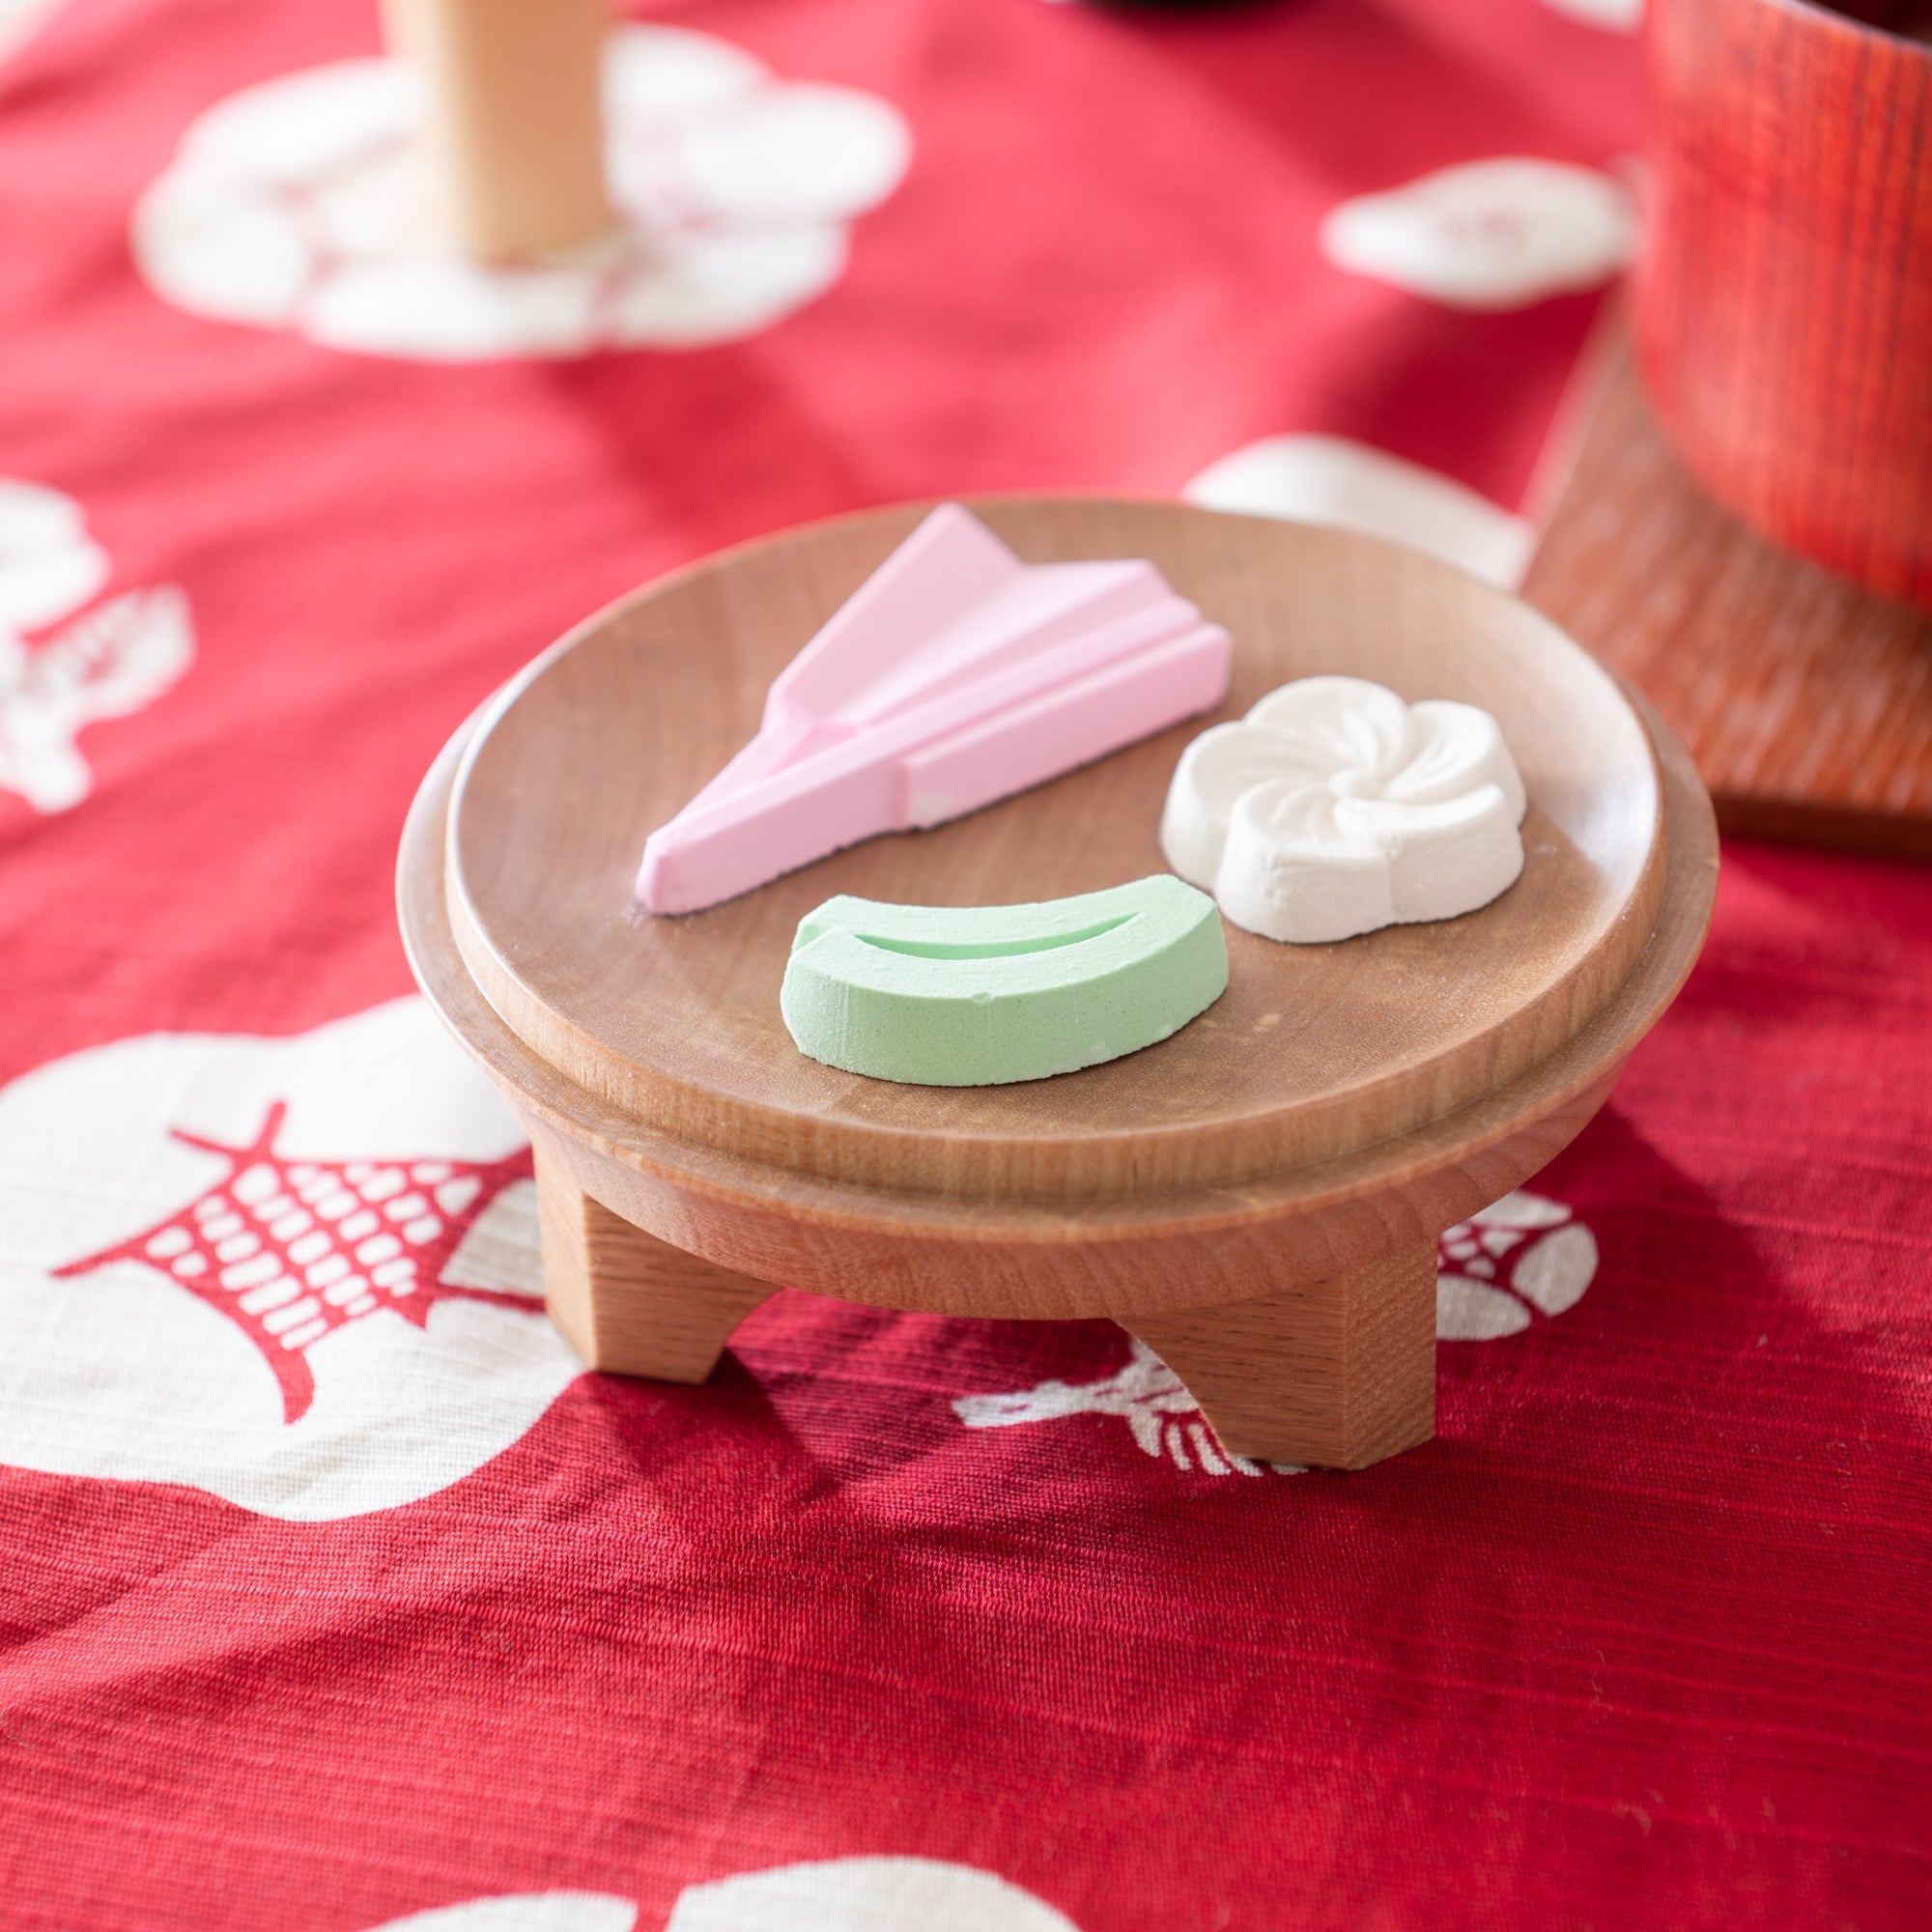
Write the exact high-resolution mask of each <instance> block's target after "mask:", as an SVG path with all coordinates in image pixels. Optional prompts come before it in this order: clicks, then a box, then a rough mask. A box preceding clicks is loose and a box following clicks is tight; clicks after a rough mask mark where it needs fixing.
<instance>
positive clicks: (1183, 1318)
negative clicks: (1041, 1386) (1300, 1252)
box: [1123, 1241, 1435, 1469]
mask: <svg viewBox="0 0 1932 1932" xmlns="http://www.w3.org/2000/svg"><path fill="white" fill-rule="evenodd" d="M1123 1325H1124V1326H1125V1327H1127V1328H1128V1329H1130V1330H1131V1331H1132V1332H1133V1333H1134V1334H1136V1335H1138V1336H1139V1337H1140V1339H1141V1340H1142V1341H1143V1342H1145V1343H1146V1344H1147V1345H1148V1347H1149V1348H1151V1350H1153V1351H1154V1353H1155V1354H1157V1355H1158V1356H1159V1357H1160V1358H1161V1360H1162V1361H1163V1362H1165V1363H1166V1364H1167V1366H1168V1367H1169V1368H1170V1369H1172V1370H1173V1371H1174V1373H1175V1374H1176V1375H1178V1376H1179V1378H1180V1379H1181V1380H1182V1381H1183V1382H1184V1383H1185V1384H1186V1385H1187V1392H1188V1394H1189V1395H1191V1396H1192V1397H1193V1398H1194V1400H1195V1401H1196V1402H1198V1403H1199V1404H1200V1405H1201V1412H1202V1413H1203V1414H1204V1415H1205V1416H1206V1417H1207V1418H1208V1422H1209V1423H1210V1424H1211V1425H1212V1426H1213V1430H1214V1434H1215V1435H1216V1436H1217V1437H1218V1438H1219V1439H1220V1443H1221V1446H1222V1447H1223V1448H1224V1449H1228V1450H1232V1451H1233V1452H1234V1454H1236V1456H1251V1457H1254V1458H1255V1459H1256V1460H1257V1461H1261V1462H1267V1463H1313V1464H1316V1465H1317V1466H1320V1467H1323V1468H1330V1469H1362V1468H1366V1467H1367V1466H1368V1465H1369V1464H1370V1463H1379V1462H1380V1461H1381V1460H1382V1458H1383V1457H1385V1456H1393V1455H1395V1454H1396V1453H1397V1451H1398V1450H1402V1449H1412V1448H1413V1447H1414V1446H1415V1444H1416V1443H1418V1442H1427V1441H1428V1440H1429V1438H1430V1437H1431V1436H1432V1435H1435V1242H1434V1241H1426V1242H1422V1243H1419V1244H1418V1245H1416V1246H1415V1247H1411V1248H1403V1249H1401V1250H1399V1251H1398V1252H1397V1253H1395V1254H1393V1255H1390V1256H1388V1257H1387V1258H1386V1259H1385V1260H1382V1261H1379V1262H1372V1263H1371V1264H1369V1265H1368V1266H1367V1267H1365V1268H1358V1269H1357V1270H1356V1271H1355V1272H1354V1273H1353V1274H1350V1275H1341V1276H1338V1277H1337V1278H1336V1279H1335V1280H1333V1281H1321V1282H1317V1283H1315V1284H1314V1285H1313V1286H1312V1287H1307V1288H1290V1289H1283V1290H1281V1291H1279V1292H1278V1293H1274V1294H1266V1295H1263V1296H1261V1297H1260V1298H1259V1299H1258V1300H1254V1301H1237V1302H1235V1303H1233V1304H1232V1305H1229V1306H1224V1307H1220V1308H1192V1309H1188V1310H1186V1311H1185V1312H1184V1313H1182V1314H1179V1315H1158V1316H1133V1317H1130V1318H1128V1319H1127V1320H1126V1321H1125V1322H1124V1324H1123Z"/></svg>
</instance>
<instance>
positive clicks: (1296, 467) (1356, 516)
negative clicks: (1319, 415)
mask: <svg viewBox="0 0 1932 1932" xmlns="http://www.w3.org/2000/svg"><path fill="white" fill-rule="evenodd" d="M1181 494H1182V496H1184V497H1186V498H1187V500H1188V501H1189V502H1190V503H1200V504H1202V505H1203V506H1204V507H1205V508H1207V509H1209V510H1233V511H1237V512H1240V513H1242V514H1245V515H1248V516H1256V517H1285V518H1287V519H1289V520H1290V521H1291V522H1293V523H1302V524H1321V525H1323V526H1326V527H1328V528H1331V529H1341V530H1359V531H1360V532H1361V533H1362V534H1363V535H1365V536H1372V537H1385V538H1387V539H1388V540H1389V541H1390V542H1391V543H1404V544H1407V545H1408V546H1409V547H1410V548H1411V549H1413V550H1419V551H1422V552H1423V553H1424V554H1427V555H1429V556H1434V557H1440V558H1441V560H1442V561H1443V562H1444V563H1453V564H1454V565H1456V566H1457V568H1458V569H1460V570H1466V571H1467V572H1468V573H1469V575H1470V576H1471V577H1480V578H1481V579H1482V580H1483V581H1484V582H1486V583H1495V584H1500V585H1501V586H1502V588H1503V589H1505V590H1514V589H1515V588H1516V586H1517V585H1518V584H1519V583H1520V582H1521V581H1522V574H1523V572H1524V571H1525V570H1526V569H1528V567H1529V558H1530V554H1531V552H1532V551H1534V550H1535V548H1536V530H1535V527H1534V526H1532V525H1531V524H1530V523H1529V522H1528V521H1527V520H1526V519H1525V518H1522V517H1515V516H1512V515H1511V514H1510V513H1509V511H1507V510H1505V509H1503V508H1501V507H1500V506H1499V505H1497V504H1495V503H1492V502H1491V501H1490V499H1489V498H1488V497H1483V496H1479V495H1478V494H1477V493H1476V492H1475V491H1474V490H1470V489H1467V488H1465V487H1464V486H1463V484H1461V483H1458V482H1455V481H1454V480H1453V479H1451V478H1450V477H1447V476H1443V475H1440V474H1438V473H1437V472H1436V471H1435V470H1434V469H1424V468H1423V467H1422V465H1421V464H1419V463H1407V462H1405V461H1404V460H1403V459H1402V458H1401V457H1399V456H1391V455H1389V454H1388V453H1387V451H1386V450H1380V449H1372V448H1371V447H1370V446H1369V445H1368V444H1367V443H1363V442H1351V441H1350V440H1349V439H1348V438H1347V437H1341V436H1270V437H1264V438H1263V440H1261V441H1259V442H1251V443H1248V444H1246V445H1245V446H1244V447H1243V448H1240V449H1237V450H1235V451H1233V452H1232V453H1231V454H1230V455H1227V456H1224V457H1222V458H1221V460H1220V461H1219V462H1218V463H1213V464H1210V465H1209V466H1208V468H1207V469H1204V470H1203V471H1202V472H1201V474H1200V475H1199V476H1197V477H1195V479H1194V480H1193V482H1191V483H1190V484H1188V486H1187V487H1186V489H1185V490H1183V491H1182V492H1181Z"/></svg>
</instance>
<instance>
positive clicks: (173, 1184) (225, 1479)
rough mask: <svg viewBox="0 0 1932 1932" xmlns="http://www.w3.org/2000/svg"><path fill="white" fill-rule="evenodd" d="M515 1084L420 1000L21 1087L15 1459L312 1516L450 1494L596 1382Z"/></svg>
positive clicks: (10, 1372) (191, 1043) (124, 1059)
mask: <svg viewBox="0 0 1932 1932" xmlns="http://www.w3.org/2000/svg"><path fill="white" fill-rule="evenodd" d="M528 1175H529V1153H528V1148H527V1146H526V1142H525V1139H524V1136H523V1134H522V1133H521V1131H520V1130H519V1129H518V1127H517V1124H516V1122H515V1121H514V1120H513V1118H512V1117H511V1115H510V1114H509V1112H508V1110H507V1109H506V1108H505V1107H504V1106H503V1104H502V1102H501V1100H500V1099H499V1098H498V1097H497V1094H496V1091H495V1089H494V1088H493V1087H492V1086H491V1085H490V1083H489V1081H488V1080H487V1079H486V1078H485V1076H484V1075H483V1074H481V1073H480V1072H478V1071H477V1070H476V1069H475V1068H474V1067H473V1066H471V1065H470V1064H469V1061H468V1060H466V1059H465V1058H464V1056H463V1055H462V1054H461V1053H460V1052H459V1051H458V1050H457V1049H456V1048H455V1047H454V1046H453V1045H452V1044H451V1043H450V1042H449V1041H448V1039H447V1038H446V1037H444V1035H443V1033H442V1030H441V1028H440V1026H439V1025H438V1023H437V1021H436V1019H435V1017H434V1016H433V1015H432V1013H431V1012H430V1010H429V1009H428V1007H427V1006H426V1005H425V1004H424V1003H423V1002H422V1001H421V1000H419V999H405V1000H398V1001H395V1002H392V1003H391V1004H389V1005H387V1006H384V1007H378V1008H376V1009H373V1010H371V1011H369V1012H366V1013H362V1014H358V1015H357V1016H355V1018H353V1019H347V1020H339V1021H335V1022H333V1023H331V1024H329V1025H327V1026H324V1027H321V1028H319V1029H317V1030H316V1031H315V1032H313V1033H309V1034H305V1035H301V1036H298V1037H295V1038H291V1039H261V1038H255V1037H244V1036H233V1035H206V1034H150V1035H146V1036H143V1037H138V1038H134V1039H125V1040H117V1041H115V1042H113V1043H112V1044H110V1045H107V1046H100V1047H94V1048H90V1049H88V1050H87V1051H85V1052H81V1053H76V1054H72V1055H70V1056H68V1057H67V1058H65V1059H62V1060H57V1061H54V1062H52V1063H51V1064H49V1065H45V1066H42V1067H39V1068H37V1069H36V1070H35V1071H33V1072H31V1073H28V1074H26V1075H24V1076H22V1077H21V1078H20V1079H18V1080H15V1081H14V1082H13V1083H12V1084H11V1085H9V1086H8V1087H6V1088H4V1089H0V1229H4V1230H5V1231H6V1235H5V1240H4V1243H0V1462H4V1463H14V1464H17V1465H20V1466H23V1467H28V1468H37V1469H45V1470H51V1471H58V1472H62V1473H68V1474H74V1475H89V1476H102V1477H114V1478H121V1479H124V1480H136V1481H150V1482H175V1483H186V1484H191V1485H193V1486H194V1487H196V1488H199V1489H203V1490H207V1491H210V1492H213V1493H214V1494H216V1495H220V1496H225V1497H226V1498H227V1499H228V1500H229V1501H231V1502H234V1503H238V1504H240V1505H241V1506H242V1507H243V1508H246V1509H251V1510H255V1511H258V1512H260V1513H261V1514H264V1515H269V1516H278V1517H285V1518H290V1519H295V1520H319V1519H327V1518H334V1517H345V1516H355V1515H357V1514H360V1513H362V1512H364V1511H368V1510H375V1509H384V1508H389V1507H392V1506H394V1505H396V1504H400V1503H405V1502H411V1501H414V1500H415V1499H416V1498H418V1497H420V1496H424V1495H428V1494H431V1493H433V1492H435V1491H437V1490H440V1489H443V1488H446V1487H447V1486H448V1485H449V1484H451V1483H453V1482H456V1481H458V1480H459V1479H461V1478H462V1477H463V1476H465V1475H468V1474H469V1472H470V1471H471V1470H472V1469H475V1468H477V1467H478V1466H479V1465H480V1464H482V1463H485V1462H487V1461H489V1460H490V1459H491V1458H492V1457H494V1456H496V1455H498V1454H499V1453H501V1451H503V1450H505V1449H507V1448H508V1447H509V1446H510V1445H511V1444H512V1443H513V1442H515V1441H516V1440H517V1439H518V1437H519V1436H521V1435H523V1434H524V1433H525V1432H526V1430H527V1429H528V1428H529V1427H530V1426H531V1425H532V1424H533V1423H534V1422H535V1421H536V1420H537V1419H538V1417H539V1416H541V1415H542V1414H543V1412H544V1410H545V1409H546V1408H548V1407H549V1406H550V1404H551V1403H552V1402H553V1401H554V1399H555V1397H556V1396H557V1394H558V1393H559V1392H560V1391H561V1390H562V1389H563V1388H564V1387H565V1386H566V1385H567V1384H568V1383H569V1382H570V1381H571V1380H572V1379H574V1378H575V1377H576V1376H577V1375H579V1374H580V1373H581V1372H582V1371H581V1364H580V1363H579V1362H578V1360H577V1358H576V1356H575V1355H574V1354H572V1352H571V1350H569V1348H568V1347H567V1345H566V1344H565V1343H564V1342H563V1340H562V1339H561V1337H560V1336H558V1334H557V1333H556V1331H555V1330H554V1328H553V1327H552V1325H551V1323H550V1321H549V1320H548V1318H547V1317H546V1316H545V1314H544V1312H543V1305H542V1300H541V1294H542V1270H541V1264H540V1260H539V1255H538V1249H537V1232H536V1204H535V1188H534V1186H533V1184H532V1183H531V1181H530V1179H528Z"/></svg>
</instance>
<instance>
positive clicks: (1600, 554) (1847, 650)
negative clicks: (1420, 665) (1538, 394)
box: [1522, 322, 1932, 858]
mask: <svg viewBox="0 0 1932 1932" xmlns="http://www.w3.org/2000/svg"><path fill="white" fill-rule="evenodd" d="M1579 385H1580V386H1579V390H1578V394H1577V430H1578V439H1577V446H1576V451H1577V453H1576V459H1575V466H1574V468H1573V469H1572V470H1571V472H1570V475H1569V478H1568V481H1567V482H1566V483H1565V485H1564V486H1563V489H1562V493H1561V495H1560V497H1558V499H1557V502H1556V506H1555V510H1554V513H1553V514H1552V516H1551V517H1550V519H1549V522H1548V527H1547V529H1546V531H1545V534H1544V538H1543V542H1542V544H1541V546H1540V548H1539V549H1538V551H1537V554H1536V557H1535V560H1534V562H1533V563H1532V564H1531V565H1530V569H1529V575H1528V577H1527V579H1526V580H1525V581H1524V583H1523V586H1522V594H1523V596H1524V597H1526V598H1527V599H1528V600H1529V601H1530V602H1531V603H1532V604H1535V605H1536V606H1538V607H1539V608H1540V609H1541V610H1543V611H1546V612H1547V613H1548V615H1549V616H1551V617H1553V618H1554V619H1555V620H1556V621H1557V622H1558V623H1559V624H1561V625H1562V626H1563V627H1564V628H1565V629H1566V630H1567V631H1568V632H1569V633H1570V634H1571V636H1573V637H1574V638H1576V639H1577V640H1578V641H1579V642H1581V643H1583V644H1586V645H1587V646H1588V647H1589V648H1590V649H1591V650H1593V651H1594V652H1596V654H1597V655H1598V656H1599V657H1600V658H1602V659H1604V660H1605V663H1607V664H1609V665H1611V666H1613V667H1614V668H1616V669H1617V670H1619V671H1621V672H1622V673H1623V674H1624V675H1625V676H1626V677H1628V678H1629V679H1630V680H1631V681H1632V682H1633V683H1634V684H1635V685H1637V686H1639V687H1640V688H1641V689H1642V690H1643V692H1644V693H1645V694H1646V695H1647V696H1649V697H1650V698H1651V699H1652V701H1653V702H1654V703H1655V704H1656V705H1657V707H1658V709H1659V710H1660V711H1661V712H1662V714H1663V716H1664V717H1665V718H1666V719H1667V720H1668V721H1669V723H1670V724H1671V725H1674V726H1675V727H1676V729H1677V731H1678V732H1679V733H1680V734H1681V735H1682V736H1683V738H1684V739H1685V741H1686V743H1687V744H1688V745H1689V746H1690V752H1691V754H1692V755H1693V756H1694V757H1695V759H1696V761H1697V768H1698V770H1699V771H1700V772H1701V773H1702V775H1703V778H1704V782H1705V784H1706V785H1707V786H1709V788H1710V791H1711V795H1712V799H1713V801H1714V803H1715V804H1716V806H1717V810H1718V822H1719V825H1720V826H1721V827H1722V828H1723V829H1724V830H1725V831H1727V832H1732V833H1737V834H1740V835H1742V836H1744V837H1747V838H1776V839H1784V840H1788V841H1794V842H1799V843H1804V844H1816V845H1832V846H1839V847H1847V848H1851V849H1854V850H1861V851H1870V852H1883V853H1889V854H1894V855H1906V856H1911V857H1915V858H1932V616H1928V615H1927V614H1926V613H1925V612H1923V611H1917V610H1914V609H1913V608H1912V607H1910V606H1909V605H1904V604H1896V603H1892V602H1889V601H1888V600H1887V599H1884V598H1881V597H1875V596H1872V595H1870V594H1869V593H1867V592H1865V591H1863V590H1861V589H1860V588H1859V587H1858V586H1857V585H1856V584H1854V583H1851V582H1848V581H1847V580H1845V579H1843V578H1840V577H1835V576H1833V574H1832V573H1831V572H1829V571H1827V570H1824V569H1821V568H1820V567H1819V566H1818V565H1816V564H1814V563H1809V562H1807V561H1805V559H1804V558H1803V557H1800V556H1797V555H1795V554H1792V553H1791V552H1789V551H1786V550H1782V549H1780V548H1779V547H1778V546H1777V545H1776V544H1773V543H1771V542H1769V541H1767V540H1766V539H1765V538H1763V537H1760V536H1758V535H1756V534H1755V533H1754V532H1753V531H1752V530H1750V529H1749V528H1748V527H1747V526H1746V525H1744V524H1743V523H1741V522H1740V521H1739V520H1738V519H1737V518H1736V517H1734V516H1732V515H1731V514H1730V513H1729V512H1728V511H1726V510H1724V509H1722V508H1720V507H1719V504H1718V503H1717V502H1716V501H1715V500H1714V499H1713V498H1712V497H1710V496H1709V495H1708V494H1707V493H1706V492H1705V490H1704V489H1703V488H1702V487H1701V486H1700V485H1699V484H1698V483H1696V482H1695V481H1694V480H1693V479H1692V478H1691V476H1690V473H1689V472H1688V471H1687V470H1686V469H1685V468H1684V465H1683V463H1682V462H1681V461H1680V460H1679V458H1678V456H1677V454H1676V452H1675V451H1674V450H1673V449H1672V448H1671V446H1670V444H1669V442H1668V440H1666V439H1665V437H1664V434H1663V432H1662V429H1661V428H1660V427H1659V425H1658V422H1657V419H1656V416H1655V414H1654V412H1652V410H1651V407H1650V404H1649V403H1648V401H1647V400H1646V399H1645V397H1644V394H1643V391H1642V388H1641V387H1640V385H1639V384H1638V381H1637V376H1636V369H1635V363H1634V356H1633V355H1632V352H1631V344H1630V339H1629V335H1628V333H1627V331H1626V329H1625V328H1624V327H1623V325H1622V324H1621V322H1617V323H1613V324H1612V325H1611V326H1610V327H1607V328H1606V329H1605V333H1604V334H1603V336H1602V337H1601V338H1600V340H1599V343H1598V345H1597V347H1596V350H1595V351H1594V353H1593V355H1592V356H1591V357H1590V359H1589V361H1588V362H1587V363H1586V366H1585V369H1584V371H1583V373H1582V375H1581V376H1580V377H1579Z"/></svg>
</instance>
